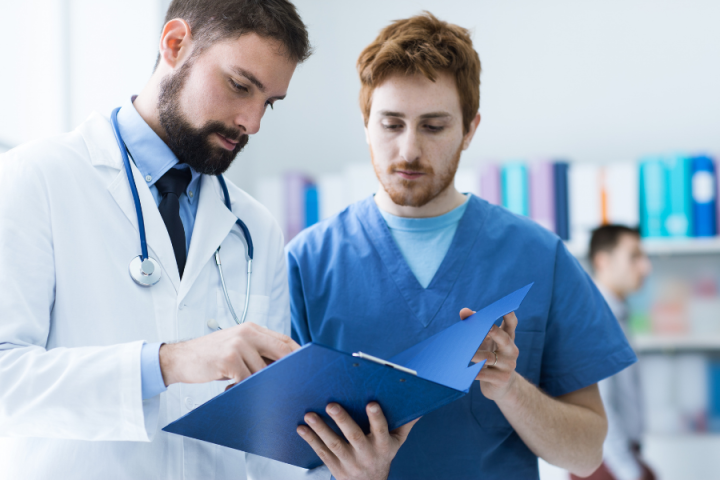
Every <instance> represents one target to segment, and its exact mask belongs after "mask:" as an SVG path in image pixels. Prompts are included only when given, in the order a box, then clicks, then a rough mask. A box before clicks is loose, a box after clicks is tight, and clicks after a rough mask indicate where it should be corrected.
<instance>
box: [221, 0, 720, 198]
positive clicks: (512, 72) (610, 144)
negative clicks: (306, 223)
mask: <svg viewBox="0 0 720 480" xmlns="http://www.w3.org/2000/svg"><path fill="white" fill-rule="evenodd" d="M295 3H296V5H297V6H298V8H299V10H300V13H301V15H302V16H303V19H304V20H305V21H306V23H307V24H308V25H309V28H310V35H311V40H312V43H313V44H314V46H315V49H316V53H315V55H313V56H312V57H311V58H310V59H309V60H308V61H307V62H306V63H305V64H304V65H301V66H300V67H299V69H298V70H297V72H296V74H295V77H294V79H293V81H292V83H291V85H290V90H289V95H288V98H287V99H286V100H284V101H282V102H278V103H277V104H276V108H275V110H274V111H269V112H268V113H267V115H266V117H265V119H264V121H263V125H262V130H261V132H260V133H259V134H258V135H257V136H256V137H255V138H252V139H251V140H250V143H249V144H248V147H246V151H245V152H244V156H243V157H241V158H239V159H238V161H237V162H236V165H234V166H233V168H232V170H231V172H230V176H231V177H232V178H233V179H234V180H236V181H237V182H238V183H240V184H241V185H243V186H244V187H245V188H248V189H249V190H250V191H251V192H252V191H253V187H254V186H253V179H255V178H258V177H260V176H266V175H273V174H277V173H280V172H282V171H285V170H287V169H300V170H304V171H306V172H308V173H312V174H317V173H320V172H328V171H330V172H332V171H337V172H339V171H341V170H342V168H343V166H344V165H345V164H347V163H351V162H367V161H369V160H368V159H369V156H368V154H367V146H366V144H365V139H364V136H363V131H362V122H361V120H360V113H359V109H358V106H357V94H358V88H359V82H358V80H357V74H356V72H355V61H356V59H357V57H358V55H359V53H360V51H361V50H362V49H363V47H364V46H365V45H367V44H368V43H369V42H370V41H372V39H373V38H374V37H375V36H376V35H377V33H378V31H379V30H380V29H381V28H382V27H383V26H385V25H387V24H388V23H389V22H390V21H391V20H393V19H397V18H402V17H407V16H410V15H413V14H416V13H418V12H420V11H421V10H423V9H427V10H430V11H432V12H433V13H435V14H436V15H437V16H439V17H440V18H442V19H445V20H448V21H451V22H454V23H457V24H459V25H462V26H464V27H467V28H470V29H472V30H473V32H474V36H473V38H474V42H475V46H476V49H477V50H478V52H479V54H480V59H481V61H482V62H483V74H482V85H481V106H480V110H481V113H482V116H483V121H482V123H481V126H480V129H479V131H478V134H477V136H476V137H475V140H474V142H473V145H472V146H471V148H470V149H469V150H468V151H467V152H466V154H465V156H464V160H463V161H464V162H466V163H472V162H477V161H478V160H479V159H494V158H496V159H506V158H513V157H517V158H536V157H543V156H548V155H552V156H565V157H568V158H571V159H575V160H580V161H608V160H624V159H633V158H637V157H639V156H641V155H643V154H647V153H652V152H663V151H673V150H690V151H696V150H710V151H714V152H717V153H720V135H718V126H719V125H720V123H719V122H718V112H720V93H719V92H720V89H718V83H717V79H718V78H720V61H719V60H720V38H718V34H717V31H718V28H717V22H718V19H719V18H720V2H717V1H715V0H686V1H680V0H674V1H670V0H602V1H599V0H596V1H584V2H578V1H574V0H544V1H542V2H537V1H534V0H505V1H502V2H498V1H492V0H472V1H471V0H467V1H449V0H445V1H437V0H434V1H431V0H414V1H413V0H393V1H387V0H365V1H363V2H349V1H344V2H338V1H332V0H324V1H321V0H297V1H296V2H295Z"/></svg>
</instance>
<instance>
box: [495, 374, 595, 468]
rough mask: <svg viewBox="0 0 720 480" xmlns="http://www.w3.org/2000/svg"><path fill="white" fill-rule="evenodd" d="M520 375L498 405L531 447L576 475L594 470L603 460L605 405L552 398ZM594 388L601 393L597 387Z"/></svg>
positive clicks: (517, 375)
mask: <svg viewBox="0 0 720 480" xmlns="http://www.w3.org/2000/svg"><path fill="white" fill-rule="evenodd" d="M516 377H517V378H516V379H515V381H514V385H513V387H512V388H511V389H510V390H509V391H508V393H507V395H505V396H504V397H503V398H502V399H501V400H499V401H497V404H498V407H499V408H500V410H501V411H502V413H503V415H505V418H507V420H508V421H509V422H510V424H511V425H512V426H513V428H514V429H515V431H516V432H517V433H518V435H519V436H520V438H522V440H523V441H524V442H525V444H526V445H527V446H528V448H530V450H532V452H533V453H535V454H536V455H537V456H538V457H541V458H543V459H544V460H545V461H547V462H548V463H551V464H553V465H556V466H558V467H562V468H565V469H567V470H568V471H570V472H572V473H574V474H577V475H580V476H583V475H589V474H591V473H592V472H594V471H595V470H596V469H597V467H598V466H599V465H600V463H601V462H602V444H603V440H604V439H605V434H606V432H607V420H606V419H605V415H604V412H602V404H600V408H599V409H598V408H594V409H593V408H589V407H586V406H580V405H577V404H571V403H567V402H565V401H563V399H564V398H563V397H560V398H558V399H556V398H551V397H549V396H547V395H546V394H544V393H543V392H542V391H540V390H539V389H538V388H537V387H536V386H535V385H533V384H531V383H530V382H528V381H527V380H525V379H524V378H522V377H521V376H520V375H519V374H516ZM592 387H593V388H594V393H595V394H596V395H597V386H592ZM588 389H590V387H588ZM583 390H585V389H583ZM587 393H588V394H589V395H592V393H593V392H592V390H590V391H589V392H587ZM575 394H577V392H574V394H572V395H575ZM598 398H599V396H598ZM598 410H599V411H598Z"/></svg>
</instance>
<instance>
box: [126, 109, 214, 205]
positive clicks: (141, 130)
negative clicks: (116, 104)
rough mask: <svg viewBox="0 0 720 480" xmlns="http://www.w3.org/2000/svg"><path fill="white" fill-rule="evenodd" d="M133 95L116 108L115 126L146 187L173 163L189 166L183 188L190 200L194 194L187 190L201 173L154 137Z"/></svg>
mask: <svg viewBox="0 0 720 480" xmlns="http://www.w3.org/2000/svg"><path fill="white" fill-rule="evenodd" d="M134 99H135V97H133V98H131V99H129V100H128V101H127V102H126V103H125V104H124V105H123V106H122V108H121V109H120V111H119V112H118V126H119V127H120V134H121V135H122V138H123V140H124V142H125V145H126V146H127V148H128V150H129V151H130V155H131V156H132V159H133V161H134V162H135V166H136V167H137V168H138V170H140V173H141V174H142V176H143V178H144V179H145V182H146V184H147V186H148V187H151V186H153V185H155V182H156V181H157V180H158V179H159V178H160V177H162V176H163V175H164V174H165V173H166V172H167V171H168V170H170V169H171V168H173V167H174V166H176V165H178V167H177V168H189V169H190V172H191V173H192V178H191V180H190V184H188V188H187V190H186V192H187V194H188V200H189V201H190V203H193V202H194V201H195V198H196V195H191V194H190V193H191V192H195V191H197V187H198V186H199V185H200V175H201V174H200V173H198V172H196V171H195V170H194V169H193V168H190V166H189V165H187V164H180V162H179V161H178V159H177V157H176V156H175V154H174V153H173V152H172V150H170V147H168V146H167V144H166V143H165V142H164V141H163V140H162V139H161V138H160V137H158V135H157V134H156V133H155V132H154V131H153V129H152V128H150V125H148V124H147V122H145V120H143V118H142V117H141V116H140V114H139V113H138V111H137V110H136V109H135V105H133V100H134Z"/></svg>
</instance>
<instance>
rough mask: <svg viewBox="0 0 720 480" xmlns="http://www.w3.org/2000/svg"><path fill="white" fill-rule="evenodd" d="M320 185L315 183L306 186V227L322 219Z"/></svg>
mask: <svg viewBox="0 0 720 480" xmlns="http://www.w3.org/2000/svg"><path fill="white" fill-rule="evenodd" d="M319 217H320V205H319V202H318V187H317V185H315V184H314V183H308V184H307V185H306V186H305V228H307V227H309V226H310V225H315V224H316V223H317V222H318V220H319V219H320V218H319Z"/></svg>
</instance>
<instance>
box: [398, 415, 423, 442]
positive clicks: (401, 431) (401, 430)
mask: <svg viewBox="0 0 720 480" xmlns="http://www.w3.org/2000/svg"><path fill="white" fill-rule="evenodd" d="M421 418H422V417H418V418H416V419H415V420H413V421H411V422H408V423H406V424H405V425H402V426H400V427H398V428H396V429H395V430H393V431H392V432H390V435H392V436H393V437H395V440H397V441H398V447H399V446H400V445H402V444H403V443H405V440H406V439H407V436H408V435H409V434H410V430H412V428H413V427H414V426H415V424H416V423H417V422H418V421H419V420H420V419H421Z"/></svg>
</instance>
